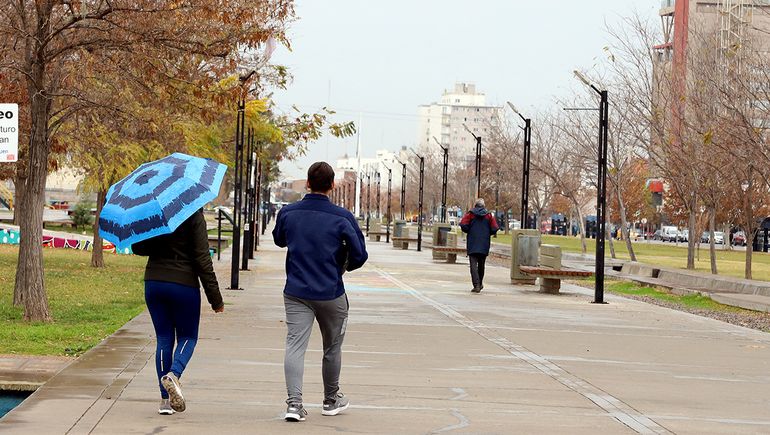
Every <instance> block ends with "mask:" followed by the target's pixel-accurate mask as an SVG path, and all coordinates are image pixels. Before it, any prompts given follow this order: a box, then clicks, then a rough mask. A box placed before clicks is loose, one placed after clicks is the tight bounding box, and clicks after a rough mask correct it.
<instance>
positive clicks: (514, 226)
mask: <svg viewBox="0 0 770 435" xmlns="http://www.w3.org/2000/svg"><path fill="white" fill-rule="evenodd" d="M508 229H509V230H520V229H521V222H519V220H518V219H512V220H511V221H510V222H508Z"/></svg>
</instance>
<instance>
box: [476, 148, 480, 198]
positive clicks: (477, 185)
mask: <svg viewBox="0 0 770 435" xmlns="http://www.w3.org/2000/svg"><path fill="white" fill-rule="evenodd" d="M476 180H477V181H476V182H477V184H476V198H481V136H477V137H476Z"/></svg>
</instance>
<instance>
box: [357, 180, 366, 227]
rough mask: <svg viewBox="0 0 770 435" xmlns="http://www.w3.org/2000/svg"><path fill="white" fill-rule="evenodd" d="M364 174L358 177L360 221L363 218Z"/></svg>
mask: <svg viewBox="0 0 770 435" xmlns="http://www.w3.org/2000/svg"><path fill="white" fill-rule="evenodd" d="M365 178H366V174H364V173H363V172H361V174H360V175H359V180H360V182H359V183H358V213H359V216H358V217H360V218H361V219H363V218H364V179H365Z"/></svg>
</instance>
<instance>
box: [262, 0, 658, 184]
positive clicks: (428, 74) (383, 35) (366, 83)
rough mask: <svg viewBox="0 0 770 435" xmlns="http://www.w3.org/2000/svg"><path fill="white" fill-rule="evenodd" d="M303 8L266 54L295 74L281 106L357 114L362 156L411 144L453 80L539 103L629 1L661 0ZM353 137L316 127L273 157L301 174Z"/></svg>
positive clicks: (586, 59) (307, 4)
mask: <svg viewBox="0 0 770 435" xmlns="http://www.w3.org/2000/svg"><path fill="white" fill-rule="evenodd" d="M296 5H297V15H298V16H299V19H298V20H297V21H296V22H295V23H293V24H292V26H291V29H290V30H289V37H290V39H291V43H292V51H289V50H287V49H286V48H284V47H279V48H278V50H276V52H275V54H274V55H273V58H272V61H273V62H274V63H277V64H282V65H286V66H288V67H289V69H290V71H291V72H292V74H293V76H294V82H293V83H292V84H291V86H290V87H289V89H288V90H287V91H281V92H276V94H275V96H274V98H275V100H276V102H277V104H278V107H279V109H281V110H288V108H289V107H291V105H292V104H295V105H297V106H298V107H299V108H300V109H302V110H303V111H308V112H309V111H316V110H318V109H319V108H321V107H323V106H329V107H330V108H332V109H334V110H336V111H337V115H336V116H335V120H337V121H355V122H356V124H358V123H359V117H360V118H361V120H362V122H361V125H360V126H359V127H360V130H361V140H362V147H363V155H364V156H373V155H374V152H375V150H378V149H390V150H397V149H399V148H400V147H401V146H402V145H407V146H412V145H414V143H415V138H416V136H417V106H419V105H421V104H428V103H431V102H434V101H437V100H439V99H440V97H441V93H442V91H443V90H444V89H450V88H452V87H453V85H454V83H455V82H459V81H464V82H469V83H475V84H476V87H477V89H478V90H480V91H481V92H484V93H486V95H487V103H488V104H499V105H502V104H505V101H506V100H510V101H512V102H513V103H514V104H516V105H517V106H518V107H519V110H521V111H523V112H527V111H528V110H531V111H535V110H540V109H547V108H548V107H549V106H552V105H554V99H555V97H557V96H560V95H564V94H565V93H566V92H569V89H570V88H572V87H574V86H573V82H574V80H575V79H574V78H573V76H572V73H571V72H572V70H573V69H575V68H578V67H580V68H591V66H592V65H594V64H595V63H596V62H597V59H600V58H601V57H602V53H603V52H602V48H603V47H605V46H606V45H607V41H608V38H607V34H606V32H605V30H604V29H605V23H610V24H612V23H617V22H618V21H619V20H620V17H621V16H627V15H630V14H632V13H634V12H635V11H638V12H639V13H642V14H649V15H651V16H655V15H657V12H658V10H659V8H660V1H659V0H590V1H575V0H551V1H547V0H529V1H524V0H390V1H375V0H323V1H321V0H297V1H296ZM355 142H356V139H355V138H354V137H353V138H347V139H336V138H330V139H327V138H324V139H321V140H320V141H319V142H316V143H312V144H310V146H309V150H308V154H307V155H306V156H304V157H302V158H300V159H298V160H297V161H295V162H285V163H283V164H282V165H281V169H282V171H283V173H284V177H296V178H304V176H305V172H306V171H307V168H308V166H310V164H312V163H313V162H314V161H317V160H326V161H328V162H330V163H331V164H332V165H334V163H335V162H336V160H337V158H338V157H340V156H341V155H343V154H345V153H346V152H347V153H349V154H351V155H353V154H355Z"/></svg>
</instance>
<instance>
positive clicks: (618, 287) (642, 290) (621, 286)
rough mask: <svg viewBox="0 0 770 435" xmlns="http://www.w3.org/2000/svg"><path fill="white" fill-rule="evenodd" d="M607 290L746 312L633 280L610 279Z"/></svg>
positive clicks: (695, 307)
mask: <svg viewBox="0 0 770 435" xmlns="http://www.w3.org/2000/svg"><path fill="white" fill-rule="evenodd" d="M607 284H608V285H607V287H606V289H607V291H609V292H613V293H619V294H624V295H630V296H647V297H650V298H652V299H657V300H659V301H662V302H668V303H672V304H676V305H681V306H682V307H686V308H692V309H696V310H708V311H722V312H744V311H746V310H742V309H741V308H736V307H731V306H729V305H722V304H720V303H718V302H714V301H713V300H712V299H711V298H709V297H706V296H701V295H684V296H679V295H675V294H672V293H668V292H666V291H663V290H658V289H654V288H652V287H644V286H641V285H639V284H636V283H632V282H621V281H610V282H608V283H607Z"/></svg>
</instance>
